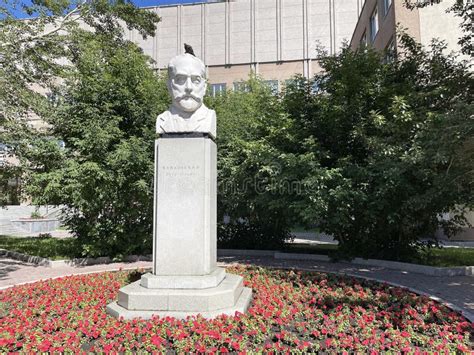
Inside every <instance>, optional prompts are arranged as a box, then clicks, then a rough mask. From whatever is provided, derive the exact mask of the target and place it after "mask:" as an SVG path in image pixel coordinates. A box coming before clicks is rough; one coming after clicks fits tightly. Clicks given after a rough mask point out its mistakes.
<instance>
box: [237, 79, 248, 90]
mask: <svg viewBox="0 0 474 355" xmlns="http://www.w3.org/2000/svg"><path fill="white" fill-rule="evenodd" d="M234 91H241V92H249V91H250V87H249V85H248V84H247V83H246V82H245V81H235V82H234Z"/></svg>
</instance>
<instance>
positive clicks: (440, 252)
mask: <svg viewBox="0 0 474 355" xmlns="http://www.w3.org/2000/svg"><path fill="white" fill-rule="evenodd" d="M420 263H422V264H423V265H430V266H443V267H449V266H473V265H474V248H443V249H431V250H430V251H428V252H426V253H425V254H424V255H422V256H421V260H420Z"/></svg>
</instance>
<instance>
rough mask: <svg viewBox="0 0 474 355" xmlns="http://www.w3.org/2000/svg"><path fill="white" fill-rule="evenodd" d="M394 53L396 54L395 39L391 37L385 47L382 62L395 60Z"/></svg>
mask: <svg viewBox="0 0 474 355" xmlns="http://www.w3.org/2000/svg"><path fill="white" fill-rule="evenodd" d="M396 55H397V52H396V48H395V40H394V39H393V37H392V38H391V39H390V41H389V42H388V44H387V47H385V56H384V62H385V63H392V62H393V61H394V60H395V58H396Z"/></svg>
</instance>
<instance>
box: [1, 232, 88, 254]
mask: <svg viewBox="0 0 474 355" xmlns="http://www.w3.org/2000/svg"><path fill="white" fill-rule="evenodd" d="M0 248H2V249H7V250H10V251H16V252H19V253H24V254H28V255H34V256H41V257H43V258H49V259H52V260H61V259H72V258H75V257H80V253H79V250H80V249H79V248H77V246H76V240H75V239H73V238H66V239H57V238H51V237H26V238H23V237H21V238H20V237H10V236H5V235H0Z"/></svg>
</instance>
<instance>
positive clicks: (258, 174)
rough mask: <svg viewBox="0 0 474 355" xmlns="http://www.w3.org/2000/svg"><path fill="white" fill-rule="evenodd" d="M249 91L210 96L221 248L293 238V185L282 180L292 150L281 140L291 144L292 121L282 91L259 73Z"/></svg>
mask: <svg viewBox="0 0 474 355" xmlns="http://www.w3.org/2000/svg"><path fill="white" fill-rule="evenodd" d="M242 87H243V88H245V90H243V91H234V92H228V93H227V94H226V95H221V96H217V97H216V98H208V104H209V106H210V107H212V108H213V109H215V110H216V114H217V120H218V122H217V127H218V135H217V144H218V172H219V173H218V184H219V185H218V221H223V219H224V216H225V215H227V216H229V217H230V223H229V224H221V226H220V228H219V232H218V240H219V245H220V246H221V247H247V248H256V249H259V248H260V249H261V248H276V247H279V246H281V245H282V243H283V242H284V240H285V239H288V238H289V234H288V228H289V224H290V222H291V210H290V209H289V208H288V205H287V203H286V202H285V196H289V191H288V189H287V190H286V191H283V190H282V188H283V187H285V186H281V184H280V182H282V181H283V180H284V179H285V177H284V176H283V174H284V172H290V171H291V169H284V166H286V165H291V164H292V159H291V157H290V156H289V155H280V151H279V148H278V145H277V142H278V141H279V142H282V143H283V144H291V143H289V142H287V139H291V137H288V136H286V134H285V132H286V129H287V128H288V127H287V126H288V124H291V122H290V120H289V119H288V117H287V115H286V114H285V112H284V111H283V109H282V105H281V103H280V100H279V98H278V97H277V96H275V95H273V94H272V92H271V90H270V88H268V87H266V86H265V84H264V83H263V81H261V80H260V79H259V78H256V77H251V78H250V79H249V80H248V81H247V82H245V83H244V84H243V85H242Z"/></svg>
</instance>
